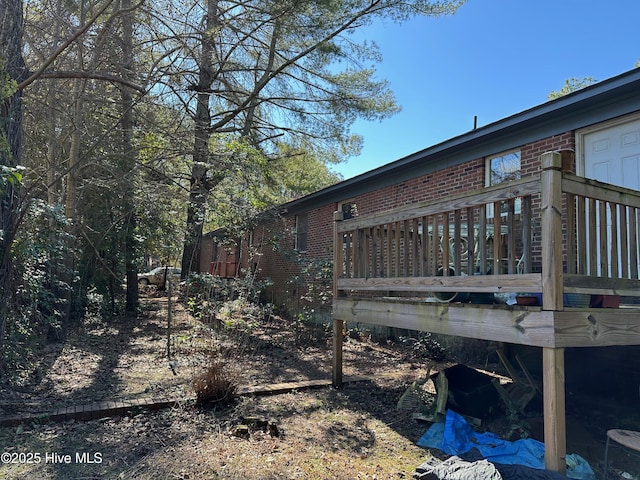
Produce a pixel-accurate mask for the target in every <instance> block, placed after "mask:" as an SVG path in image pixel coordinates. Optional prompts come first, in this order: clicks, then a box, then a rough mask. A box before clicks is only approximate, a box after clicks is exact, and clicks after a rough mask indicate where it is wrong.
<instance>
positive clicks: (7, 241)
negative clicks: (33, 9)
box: [0, 0, 26, 378]
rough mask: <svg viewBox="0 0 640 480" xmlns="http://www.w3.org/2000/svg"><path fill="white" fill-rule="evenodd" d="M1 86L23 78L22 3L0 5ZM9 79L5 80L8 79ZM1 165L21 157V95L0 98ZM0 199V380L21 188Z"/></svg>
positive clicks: (9, 188)
mask: <svg viewBox="0 0 640 480" xmlns="http://www.w3.org/2000/svg"><path fill="white" fill-rule="evenodd" d="M0 18H1V19H2V23H0V62H4V64H0V86H2V87H4V86H5V85H6V83H7V81H9V80H13V81H16V82H17V83H20V81H22V80H24V78H26V68H25V64H24V58H23V56H22V32H23V16H22V0H2V1H1V2H0ZM7 77H8V78H7ZM0 102H1V105H0V165H2V166H5V167H15V166H17V165H19V163H20V158H21V154H22V92H20V91H16V92H14V93H13V94H11V95H10V96H9V97H8V98H4V97H1V98H0ZM1 190H2V191H1V193H0V196H1V197H2V198H1V199H0V222H1V224H0V229H1V231H2V236H1V237H0V378H2V377H4V376H5V374H6V367H5V362H4V358H5V357H4V350H5V348H4V346H5V343H4V342H5V331H6V321H7V318H8V316H9V312H10V309H11V304H12V299H13V296H14V295H15V288H16V286H15V285H14V284H13V283H12V282H11V279H12V272H13V261H12V258H11V245H12V244H13V240H14V239H15V236H16V233H17V230H18V223H19V212H18V208H19V201H20V187H19V185H17V184H11V183H6V185H4V186H3V188H2V189H1Z"/></svg>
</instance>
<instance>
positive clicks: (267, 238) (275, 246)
mask: <svg viewBox="0 0 640 480" xmlns="http://www.w3.org/2000/svg"><path fill="white" fill-rule="evenodd" d="M567 149H571V150H575V137H574V133H573V132H567V133H564V134H561V135H556V136H553V137H550V138H546V139H542V140H539V141H536V142H533V143H530V144H527V145H522V146H521V147H520V151H521V172H522V176H527V175H530V174H533V173H536V172H538V171H539V170H540V155H542V154H543V153H544V152H547V151H551V150H567ZM500 153H502V152H493V154H500ZM573 171H575V165H574V166H573ZM485 175H486V172H485V158H475V159H470V160H469V161H468V162H465V163H462V164H460V165H454V166H450V167H444V168H443V169H441V170H438V171H436V172H433V173H430V174H427V175H423V176H419V177H416V178H413V179H411V180H408V181H404V182H401V183H398V184H395V185H391V186H389V187H386V188H383V189H380V190H375V191H372V192H369V193H366V194H363V195H360V196H358V197H355V198H344V199H340V201H347V200H348V201H352V202H353V203H355V204H356V206H357V211H358V215H368V214H371V213H374V212H379V211H382V210H388V209H391V208H396V207H400V206H403V205H409V204H412V203H415V202H421V201H426V200H433V199H439V198H442V197H444V196H448V195H452V194H455V193H460V192H463V191H465V190H474V189H479V188H483V187H484V186H485ZM337 209H338V202H335V203H331V204H328V205H325V206H323V207H321V208H318V209H315V210H311V211H309V212H307V214H308V237H307V251H306V252H304V253H300V254H299V255H297V252H295V251H294V244H295V243H294V242H295V236H294V231H295V217H294V216H289V217H284V218H280V219H274V220H271V221H269V222H264V223H263V224H261V225H260V226H259V227H258V228H256V229H255V231H254V234H253V238H254V244H255V245H259V250H260V253H261V255H260V260H259V262H258V263H259V270H260V271H259V278H270V279H271V280H272V281H273V286H272V287H270V288H269V289H268V291H267V292H266V294H267V298H266V299H267V300H268V301H272V302H275V303H276V304H280V305H283V306H285V307H286V308H287V309H289V311H290V312H292V313H296V312H298V311H299V310H300V307H301V305H302V303H301V301H300V296H301V295H303V294H304V293H305V289H304V283H305V280H304V279H301V278H300V275H301V269H300V262H304V261H308V260H310V259H324V260H331V259H332V258H333V253H332V252H333V245H332V244H333V212H334V211H335V210H337ZM536 209H539V200H538V201H537V202H536V200H534V214H535V210H536ZM534 235H535V232H534ZM537 256H539V252H535V251H534V263H535V260H536V258H535V257H537ZM294 279H295V280H294Z"/></svg>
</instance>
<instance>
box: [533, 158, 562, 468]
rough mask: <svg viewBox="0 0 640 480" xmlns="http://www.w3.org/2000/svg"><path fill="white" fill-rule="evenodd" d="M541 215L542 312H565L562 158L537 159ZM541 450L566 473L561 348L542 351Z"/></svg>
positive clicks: (549, 464) (552, 465)
mask: <svg viewBox="0 0 640 480" xmlns="http://www.w3.org/2000/svg"><path fill="white" fill-rule="evenodd" d="M540 164H541V167H542V175H541V179H540V180H541V189H542V191H541V205H540V209H541V215H542V222H541V227H542V242H543V245H542V309H543V310H552V311H562V310H564V304H563V278H562V172H561V169H562V155H561V154H560V153H559V152H547V153H543V154H542V155H541V156H540ZM542 368H543V389H544V391H543V399H544V450H545V465H546V468H547V469H548V470H553V471H556V472H560V473H563V474H564V473H565V471H566V468H567V466H566V448H567V447H566V443H567V439H566V416H565V415H566V413H565V391H564V388H565V387H564V374H565V372H564V349H563V348H552V347H544V348H543V349H542Z"/></svg>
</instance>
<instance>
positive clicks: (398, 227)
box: [394, 222, 401, 277]
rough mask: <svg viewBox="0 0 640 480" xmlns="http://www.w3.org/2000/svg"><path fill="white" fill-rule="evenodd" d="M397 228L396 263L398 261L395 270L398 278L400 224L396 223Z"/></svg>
mask: <svg viewBox="0 0 640 480" xmlns="http://www.w3.org/2000/svg"><path fill="white" fill-rule="evenodd" d="M394 224H395V226H396V235H395V240H396V243H395V252H394V253H395V261H396V268H395V275H394V276H396V277H399V276H400V272H401V270H400V248H401V246H400V235H401V232H400V222H394Z"/></svg>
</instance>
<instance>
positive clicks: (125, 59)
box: [120, 0, 138, 314]
mask: <svg viewBox="0 0 640 480" xmlns="http://www.w3.org/2000/svg"><path fill="white" fill-rule="evenodd" d="M121 9H122V11H123V12H125V13H124V14H123V16H122V65H121V67H122V77H123V78H125V79H131V78H132V77H133V25H132V14H131V12H130V9H131V0H121ZM120 92H121V98H122V120H121V126H122V150H123V152H122V162H123V165H122V167H123V168H122V171H123V176H122V178H123V180H124V181H123V198H122V202H123V208H124V221H125V225H124V243H125V245H124V251H125V253H124V261H125V270H126V277H127V292H126V301H125V311H126V312H127V313H128V314H135V311H136V309H137V308H138V270H137V268H136V264H135V259H136V241H135V228H136V216H135V188H136V184H135V178H134V177H135V166H136V155H135V150H134V148H133V124H134V119H133V95H132V93H131V89H130V88H129V87H126V86H125V85H122V86H121V87H120Z"/></svg>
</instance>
